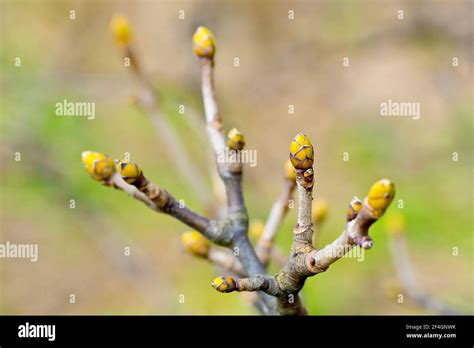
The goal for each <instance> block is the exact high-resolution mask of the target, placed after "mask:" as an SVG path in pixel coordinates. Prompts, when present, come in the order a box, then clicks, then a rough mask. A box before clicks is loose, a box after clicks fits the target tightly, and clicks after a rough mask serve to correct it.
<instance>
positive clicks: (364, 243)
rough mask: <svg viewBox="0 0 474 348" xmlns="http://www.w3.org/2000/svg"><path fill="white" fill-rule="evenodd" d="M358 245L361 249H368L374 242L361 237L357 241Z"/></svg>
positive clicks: (368, 238) (367, 237) (366, 237)
mask: <svg viewBox="0 0 474 348" xmlns="http://www.w3.org/2000/svg"><path fill="white" fill-rule="evenodd" d="M358 244H359V246H360V247H361V248H362V249H370V248H372V245H373V244H374V241H373V240H372V238H370V237H369V236H363V237H362V238H361V239H360V240H359V243H358Z"/></svg>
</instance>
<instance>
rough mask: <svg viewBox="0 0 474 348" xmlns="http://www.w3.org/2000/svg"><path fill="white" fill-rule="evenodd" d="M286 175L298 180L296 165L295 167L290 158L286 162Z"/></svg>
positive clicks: (290, 178) (288, 177)
mask: <svg viewBox="0 0 474 348" xmlns="http://www.w3.org/2000/svg"><path fill="white" fill-rule="evenodd" d="M285 177H286V178H287V179H288V180H291V181H295V180H296V172H295V167H293V164H291V161H290V160H287V161H286V162H285Z"/></svg>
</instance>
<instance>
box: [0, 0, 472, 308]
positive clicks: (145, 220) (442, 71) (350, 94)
mask: <svg viewBox="0 0 474 348" xmlns="http://www.w3.org/2000/svg"><path fill="white" fill-rule="evenodd" d="M0 5H1V31H0V39H1V52H0V66H1V77H0V83H1V149H2V151H1V156H2V157H1V162H0V166H1V171H0V173H1V192H0V193H1V194H0V203H1V225H0V242H1V243H5V242H6V241H9V242H10V243H27V244H31V243H35V244H38V246H39V260H38V261H37V262H30V261H29V260H28V259H1V260H0V313H2V314H254V313H255V312H254V310H253V308H252V307H251V306H250V305H249V303H248V301H247V299H245V298H244V297H242V296H240V295H238V294H227V295H223V294H219V293H217V292H216V291H214V290H212V288H211V287H210V283H211V281H212V279H213V278H214V277H215V276H216V275H219V271H217V270H216V268H215V267H214V266H213V265H211V264H209V263H208V262H206V261H204V260H199V259H196V258H194V257H192V256H190V255H189V254H188V253H186V252H185V251H184V250H183V247H182V246H181V242H180V234H181V233H182V232H184V231H186V230H188V228H187V227H186V226H184V225H182V224H181V223H179V222H177V221H175V220H173V219H172V218H170V217H169V216H166V215H161V214H156V213H155V212H153V211H151V210H149V209H146V207H144V206H143V205H142V204H140V203H139V202H137V201H135V200H133V199H130V198H128V197H127V196H126V195H125V194H124V193H123V192H119V191H117V190H111V189H109V188H106V187H103V186H101V185H99V184H98V183H95V182H93V181H92V180H91V179H90V178H89V177H88V175H87V173H86V172H85V170H84V168H83V165H82V163H81V152H82V151H84V150H97V151H102V152H105V153H107V154H109V155H111V156H112V157H114V158H122V157H123V156H124V153H129V154H130V156H131V158H132V160H134V161H136V162H137V163H138V164H140V166H141V167H142V168H143V170H144V172H145V174H146V175H147V177H148V178H150V179H151V180H152V181H154V182H155V183H157V184H158V185H160V186H161V187H164V188H166V189H167V190H169V191H170V192H172V193H173V194H174V195H175V196H176V197H177V198H178V199H183V200H184V201H185V202H186V205H188V206H190V207H192V208H193V209H195V210H197V211H199V212H203V213H204V212H205V207H204V206H202V205H200V200H199V199H198V197H196V196H195V195H194V194H193V191H192V190H191V189H190V186H189V185H188V184H187V182H186V181H185V180H184V179H183V176H182V175H180V173H179V171H178V170H177V167H176V165H175V163H174V161H173V160H172V159H171V158H172V157H173V156H179V154H177V153H173V151H174V146H173V144H164V143H163V141H162V140H161V139H160V137H158V136H157V134H156V132H155V130H154V128H153V126H152V123H151V120H150V118H149V117H148V115H147V114H145V113H143V112H142V111H141V110H140V109H138V108H137V107H136V105H134V104H133V103H132V102H131V100H132V99H133V98H131V97H130V96H131V95H133V94H134V93H136V91H137V89H138V85H139V84H138V81H137V79H136V78H135V77H134V75H133V73H132V72H131V70H130V68H127V67H124V65H123V60H122V59H123V58H122V56H121V51H120V50H119V48H118V47H117V46H116V45H115V43H114V40H113V38H112V36H111V34H110V31H109V20H110V18H111V17H112V15H113V14H116V13H120V14H122V15H125V16H127V17H128V18H129V20H130V22H131V23H132V25H133V46H134V48H135V50H136V52H137V54H138V55H139V58H140V62H141V64H142V66H143V69H144V70H145V71H146V73H147V76H148V77H149V78H150V79H151V81H152V82H153V84H154V85H155V86H156V88H157V89H158V90H159V91H160V94H161V97H162V98H161V109H162V110H163V112H164V115H165V118H166V119H167V121H168V122H169V123H171V124H172V125H173V127H174V128H175V129H176V130H177V132H178V134H179V135H180V136H181V137H182V139H184V143H185V145H186V147H187V150H188V151H189V153H190V154H191V155H192V158H193V159H195V161H196V166H197V167H198V168H199V170H200V171H202V173H203V175H204V176H205V177H206V183H207V187H205V189H206V190H207V191H208V192H209V194H211V192H212V180H211V176H210V174H209V173H212V171H214V166H213V164H212V163H209V161H208V157H207V152H206V151H208V148H209V145H208V140H207V137H206V134H205V132H204V131H203V128H202V120H203V117H204V116H203V107H202V103H201V95H200V72H199V64H198V62H197V59H196V58H195V56H194V54H193V52H192V46H191V37H192V34H193V32H194V30H195V28H196V27H197V26H198V25H206V26H208V27H209V28H211V30H212V31H213V32H214V34H215V36H216V40H217V55H216V66H215V85H216V90H217V99H218V103H219V107H220V112H221V116H222V118H223V120H224V125H225V127H226V129H227V130H229V129H230V128H232V127H237V128H239V129H240V130H241V131H242V132H243V133H244V134H245V137H246V142H247V145H246V148H248V149H255V150H257V155H258V162H257V166H256V167H254V168H251V167H248V166H247V167H246V168H245V195H246V200H247V203H248V208H249V213H250V217H251V222H252V221H255V220H256V219H261V220H265V219H266V217H267V215H268V213H269V211H270V208H271V205H272V203H273V202H274V200H275V199H276V198H277V196H278V195H279V193H280V191H281V188H282V182H283V174H282V165H283V163H284V161H285V160H286V159H287V156H288V144H289V142H290V141H291V138H292V137H293V136H294V135H295V134H296V133H297V132H299V131H304V132H305V133H306V134H308V135H309V136H310V138H311V140H312V142H313V145H315V148H316V164H315V172H316V186H315V196H316V197H324V198H326V199H327V200H328V202H329V204H330V208H329V216H328V219H327V221H326V222H325V223H324V225H323V226H322V227H321V230H320V237H319V240H318V244H319V245H325V244H326V243H329V242H331V241H332V240H333V239H334V238H336V237H337V236H338V235H339V234H340V233H341V232H342V230H343V228H344V225H345V211H346V207H347V204H348V203H349V201H350V200H351V198H352V197H353V196H354V195H358V196H359V197H363V196H365V194H366V193H367V191H368V189H369V188H370V185H371V184H372V183H374V182H375V181H376V180H378V179H380V178H383V177H387V178H390V179H391V180H393V181H394V182H395V183H396V185H397V195H396V197H395V201H394V203H393V204H392V206H391V208H390V209H389V211H388V212H387V216H384V217H383V218H382V219H381V221H380V222H378V223H377V224H375V225H374V226H373V228H372V230H371V235H372V237H373V238H374V241H375V244H374V247H373V248H372V250H370V251H368V252H366V253H365V259H364V261H363V262H357V260H356V259H351V258H347V259H343V260H340V261H339V262H337V263H335V264H334V265H333V266H331V268H330V270H329V271H328V272H326V273H323V274H320V275H318V276H317V277H314V278H311V279H308V281H307V282H306V285H305V287H304V290H303V292H302V296H303V299H304V301H305V303H306V305H307V307H308V309H309V312H310V313H311V314H315V315H325V314H326V315H328V314H424V313H429V312H427V311H426V310H424V309H423V308H420V307H419V306H417V305H416V304H414V303H412V302H410V301H409V300H408V299H406V300H405V301H404V302H403V303H398V302H397V297H396V294H397V293H399V291H398V290H397V285H396V284H397V277H396V274H395V270H394V267H393V264H392V256H391V254H390V249H389V235H388V234H387V228H386V227H387V226H386V225H387V223H386V221H387V219H389V218H390V216H389V215H390V214H394V213H399V214H402V215H403V216H404V218H405V219H406V240H407V245H408V250H409V252H410V256H411V259H412V263H413V267H414V271H415V272H416V274H417V281H418V283H419V284H420V286H422V287H423V288H424V289H425V290H426V291H427V292H428V293H429V294H431V295H432V296H433V297H435V298H437V299H438V300H441V301H443V302H444V303H446V304H448V305H449V306H451V307H452V308H455V309H458V310H461V311H464V312H468V313H472V312H473V311H474V298H473V296H474V295H473V294H474V275H473V274H474V273H473V264H474V263H473V251H474V243H473V234H472V231H473V230H472V212H473V209H472V208H473V206H472V198H473V190H472V178H473V176H472V174H473V173H472V169H473V167H472V160H473V152H472V149H473V143H472V135H473V124H472V120H473V119H472V116H473V115H472V87H473V86H472V81H473V79H472V77H473V76H472V60H473V49H472V38H473V37H472V36H473V35H472V34H473V30H472V13H473V12H472V10H473V8H472V7H473V3H472V1H450V2H442V1H372V0H365V1H359V2H357V3H355V2H351V1H337V2H335V1H265V0H264V1H258V2H257V1H247V0H245V1H238V2H237V1H226V0H225V1H210V0H206V1H146V0H139V1H133V2H131V1H130V2H126V1H106V0H99V1H41V2H39V1H32V0H27V1H25V0H15V1H13V0H2V1H1V2H0ZM71 10H74V11H75V19H71V18H70V14H71V12H70V11H71ZM181 10H183V11H184V12H180V11H181ZM399 10H402V11H403V19H398V16H399V12H398V11H399ZM289 11H294V19H292V20H290V19H289V18H288V15H289ZM183 13H184V18H180V14H181V15H182V14H183ZM181 17H182V16H181ZM344 57H348V58H349V66H347V67H345V66H343V59H344ZM16 58H21V66H16V65H15V62H16ZM235 58H238V60H239V65H238V66H235V65H234V63H235ZM453 58H457V60H458V62H459V64H458V65H457V66H453V61H454V60H453ZM64 99H67V100H69V101H80V102H83V101H87V102H94V103H95V105H96V116H95V118H94V119H93V120H88V119H87V118H86V117H58V116H56V115H55V104H56V103H57V102H62V101H63V100H64ZM388 99H392V100H394V101H408V102H419V103H420V105H421V117H420V119H419V120H413V119H412V118H410V117H381V116H380V103H382V102H385V101H387V100H388ZM179 105H185V107H186V112H185V113H184V114H180V113H179ZM289 105H294V110H295V111H294V114H289V112H288V107H289ZM17 152H19V153H20V154H21V161H16V160H15V154H16V153H17ZM345 152H347V153H348V154H349V161H344V160H343V154H344V153H345ZM453 153H457V154H458V160H457V161H454V160H453ZM170 155H171V156H170ZM72 199H73V200H74V202H75V208H70V203H71V200H72ZM399 200H402V204H401V203H400V201H399ZM295 219H296V209H292V210H290V213H289V215H288V216H287V218H286V219H285V221H284V224H283V226H282V227H281V230H280V232H279V234H278V241H277V243H278V246H279V247H280V248H281V249H282V250H284V251H285V253H287V252H289V248H290V245H291V238H292V227H293V225H294V223H295ZM125 248H130V249H129V250H130V256H125V255H124V250H125ZM456 248H457V249H456ZM455 249H456V250H458V254H457V255H453V254H455V253H454V252H453V250H455ZM277 270H278V268H277V267H276V266H275V265H272V267H271V270H270V271H271V272H276V271H277ZM71 294H73V295H74V297H75V298H74V299H75V302H74V303H71V301H70V300H71ZM182 295H184V296H182ZM183 299H184V301H183Z"/></svg>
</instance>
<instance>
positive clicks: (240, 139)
mask: <svg viewBox="0 0 474 348" xmlns="http://www.w3.org/2000/svg"><path fill="white" fill-rule="evenodd" d="M227 146H228V147H229V148H230V149H232V150H236V151H237V150H242V149H243V148H244V146H245V139H244V135H243V134H242V133H240V132H239V130H238V129H237V128H232V129H231V130H230V132H229V133H228V134H227Z"/></svg>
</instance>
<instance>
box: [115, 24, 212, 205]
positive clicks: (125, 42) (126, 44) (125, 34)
mask: <svg viewBox="0 0 474 348" xmlns="http://www.w3.org/2000/svg"><path fill="white" fill-rule="evenodd" d="M111 29H112V31H113V34H114V36H115V39H116V42H117V44H118V45H119V46H120V48H121V49H122V52H123V57H124V58H129V59H130V67H131V68H132V71H133V73H134V75H135V77H136V78H137V80H138V81H139V83H140V89H141V91H140V93H139V95H138V97H137V101H138V104H139V105H140V106H141V108H142V109H143V110H145V112H147V113H148V115H149V116H150V118H151V121H152V123H153V126H154V128H155V131H156V133H157V134H158V135H159V138H160V139H161V141H162V143H163V144H173V148H174V150H175V153H179V154H180V155H179V156H174V157H173V162H175V163H176V165H177V167H178V171H179V172H180V173H181V175H183V177H184V179H185V180H186V181H187V182H188V183H189V184H190V186H191V188H192V190H193V191H194V193H195V196H196V198H197V199H198V200H199V201H200V202H201V204H203V205H209V201H208V198H207V197H208V196H209V195H208V194H207V192H206V189H205V188H206V181H205V180H204V178H203V176H202V174H201V171H200V170H199V168H198V167H197V166H196V165H195V162H194V161H193V160H192V159H191V157H190V156H189V154H188V151H187V150H186V148H185V146H184V145H183V143H182V141H181V138H180V137H179V136H178V134H177V133H176V132H175V130H174V128H173V127H171V126H170V124H169V123H168V122H167V120H166V118H164V117H163V115H162V113H161V111H160V108H159V107H158V99H159V98H158V94H157V92H156V90H155V89H154V87H153V84H152V83H151V81H150V80H149V78H148V77H147V75H146V74H145V73H144V71H143V69H142V67H141V65H140V60H139V58H138V55H137V54H136V51H135V48H134V47H133V46H132V44H131V34H130V31H131V29H130V24H129V23H128V21H127V19H126V18H124V17H121V16H115V17H113V18H112V20H111Z"/></svg>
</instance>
